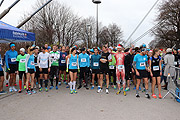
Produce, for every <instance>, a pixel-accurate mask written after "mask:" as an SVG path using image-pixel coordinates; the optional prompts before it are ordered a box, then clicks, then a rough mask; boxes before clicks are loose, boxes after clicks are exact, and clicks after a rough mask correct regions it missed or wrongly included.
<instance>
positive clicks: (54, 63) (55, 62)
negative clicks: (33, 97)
mask: <svg viewBox="0 0 180 120" xmlns="http://www.w3.org/2000/svg"><path fill="white" fill-rule="evenodd" d="M59 57H60V55H59V52H58V51H57V45H53V51H51V52H50V61H51V63H50V81H51V87H50V90H51V89H53V87H54V85H53V78H54V76H55V79H56V90H58V80H59Z"/></svg>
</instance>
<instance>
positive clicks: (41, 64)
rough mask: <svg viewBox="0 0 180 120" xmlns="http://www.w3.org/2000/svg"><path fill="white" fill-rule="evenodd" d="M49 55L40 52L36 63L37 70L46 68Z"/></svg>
mask: <svg viewBox="0 0 180 120" xmlns="http://www.w3.org/2000/svg"><path fill="white" fill-rule="evenodd" d="M49 56H50V55H49V53H48V52H46V53H43V52H40V53H39V55H38V59H37V61H38V62H39V68H48V63H49Z"/></svg>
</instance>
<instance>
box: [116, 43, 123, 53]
mask: <svg viewBox="0 0 180 120" xmlns="http://www.w3.org/2000/svg"><path fill="white" fill-rule="evenodd" d="M117 51H118V52H121V51H122V46H121V45H120V44H119V45H118V46H117Z"/></svg>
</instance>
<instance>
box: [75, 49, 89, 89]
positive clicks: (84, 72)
mask: <svg viewBox="0 0 180 120" xmlns="http://www.w3.org/2000/svg"><path fill="white" fill-rule="evenodd" d="M81 52H82V53H81V54H79V59H78V60H79V66H80V78H79V87H78V88H77V89H80V88H81V87H82V80H83V79H85V83H86V85H85V86H84V87H85V88H86V89H87V90H88V89H89V87H88V72H89V70H88V68H89V65H90V62H89V60H90V59H89V55H88V54H87V53H86V51H85V48H82V49H81Z"/></svg>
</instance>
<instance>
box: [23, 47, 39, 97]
mask: <svg viewBox="0 0 180 120" xmlns="http://www.w3.org/2000/svg"><path fill="white" fill-rule="evenodd" d="M34 50H35V47H29V48H28V55H27V57H26V76H27V81H26V91H27V92H26V94H29V95H31V94H32V93H34V94H36V93H37V92H36V91H35V90H34V89H33V88H34V78H35V72H36V68H35V64H34ZM30 79H31V88H29V82H30ZM29 89H30V90H31V91H30V90H29Z"/></svg>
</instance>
